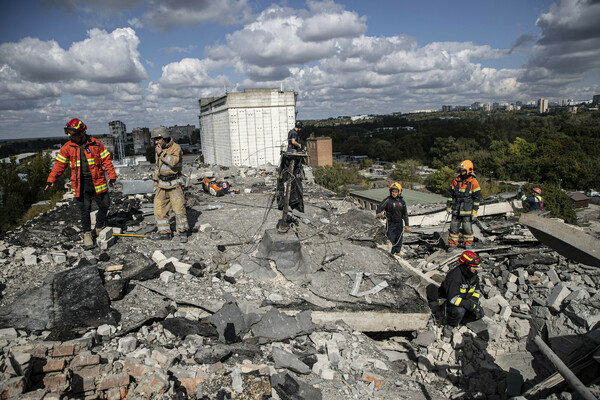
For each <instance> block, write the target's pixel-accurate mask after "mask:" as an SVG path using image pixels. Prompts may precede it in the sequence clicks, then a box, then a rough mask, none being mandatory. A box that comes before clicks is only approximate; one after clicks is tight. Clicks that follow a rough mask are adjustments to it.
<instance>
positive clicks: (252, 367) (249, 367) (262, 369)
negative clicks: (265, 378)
mask: <svg viewBox="0 0 600 400" xmlns="http://www.w3.org/2000/svg"><path fill="white" fill-rule="evenodd" d="M238 368H239V369H240V371H241V372H242V374H249V373H252V372H254V371H258V374H259V375H270V374H271V370H270V368H269V366H268V365H265V364H260V365H256V364H241V365H239V364H238Z"/></svg>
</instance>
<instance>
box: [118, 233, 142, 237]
mask: <svg viewBox="0 0 600 400" xmlns="http://www.w3.org/2000/svg"><path fill="white" fill-rule="evenodd" d="M112 235H113V236H130V237H148V235H133V234H131V233H113V234H112Z"/></svg>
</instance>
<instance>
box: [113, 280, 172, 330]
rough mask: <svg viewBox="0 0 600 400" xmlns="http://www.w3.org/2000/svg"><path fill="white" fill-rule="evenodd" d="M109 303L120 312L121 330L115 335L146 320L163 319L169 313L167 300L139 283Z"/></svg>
mask: <svg viewBox="0 0 600 400" xmlns="http://www.w3.org/2000/svg"><path fill="white" fill-rule="evenodd" d="M111 305H112V307H113V308H114V309H115V310H117V311H118V312H119V313H120V314H121V321H120V324H121V330H120V331H119V332H117V335H125V334H127V333H128V332H130V331H132V330H135V329H137V328H139V327H140V326H142V325H144V324H145V323H146V322H147V321H152V320H154V319H164V318H166V317H167V315H169V301H168V300H167V299H165V298H164V297H163V296H160V295H158V294H156V293H154V292H152V291H150V290H148V289H146V288H144V287H142V286H141V285H135V286H134V288H133V290H131V291H130V292H129V293H127V295H125V296H124V297H123V298H122V299H121V300H118V301H113V302H112V304H111Z"/></svg>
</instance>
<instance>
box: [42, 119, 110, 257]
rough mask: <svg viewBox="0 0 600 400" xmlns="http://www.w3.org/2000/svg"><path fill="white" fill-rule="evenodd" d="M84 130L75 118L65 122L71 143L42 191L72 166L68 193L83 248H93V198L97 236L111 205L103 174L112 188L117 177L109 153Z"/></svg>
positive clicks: (57, 158)
mask: <svg viewBox="0 0 600 400" xmlns="http://www.w3.org/2000/svg"><path fill="white" fill-rule="evenodd" d="M86 131H87V126H86V125H85V124H84V123H83V122H81V121H80V120H78V119H76V118H74V119H72V120H70V121H69V122H68V123H67V126H66V127H65V133H66V134H67V135H69V136H70V138H71V140H69V141H68V142H67V143H65V144H64V145H63V146H62V147H61V149H60V151H59V152H58V155H57V156H56V160H55V162H54V167H53V168H52V171H50V175H49V176H48V179H47V184H46V187H45V190H46V189H49V188H50V187H52V186H53V185H54V182H56V180H57V179H58V178H59V177H60V176H61V175H62V173H63V172H64V171H65V169H66V168H67V167H71V191H72V192H73V195H74V196H75V199H76V200H77V203H78V204H79V209H80V211H81V225H82V227H83V245H84V247H88V248H90V247H92V246H93V245H94V241H93V236H92V227H91V225H92V222H91V218H90V212H91V211H92V199H93V200H95V201H96V204H98V214H97V215H96V229H95V233H96V235H97V234H98V233H100V231H101V230H102V229H103V228H104V224H105V222H106V214H107V213H108V207H109V205H110V197H109V195H108V185H107V182H106V177H105V172H106V173H107V174H108V179H109V182H110V185H111V186H112V187H113V188H114V186H115V181H116V179H117V174H116V173H115V168H114V167H113V165H112V160H111V157H110V153H109V152H108V150H106V148H104V145H103V144H102V142H100V141H99V140H98V139H96V138H93V137H92V136H89V135H88V134H87V133H86Z"/></svg>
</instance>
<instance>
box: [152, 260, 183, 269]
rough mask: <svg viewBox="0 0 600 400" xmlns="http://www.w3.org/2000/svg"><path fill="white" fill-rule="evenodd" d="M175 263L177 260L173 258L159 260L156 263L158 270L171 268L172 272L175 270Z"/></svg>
mask: <svg viewBox="0 0 600 400" xmlns="http://www.w3.org/2000/svg"><path fill="white" fill-rule="evenodd" d="M176 261H179V260H177V259H176V258H175V257H169V258H167V259H165V260H161V261H159V262H158V263H157V264H158V269H165V268H168V267H169V266H171V267H172V268H173V270H175V262H176Z"/></svg>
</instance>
